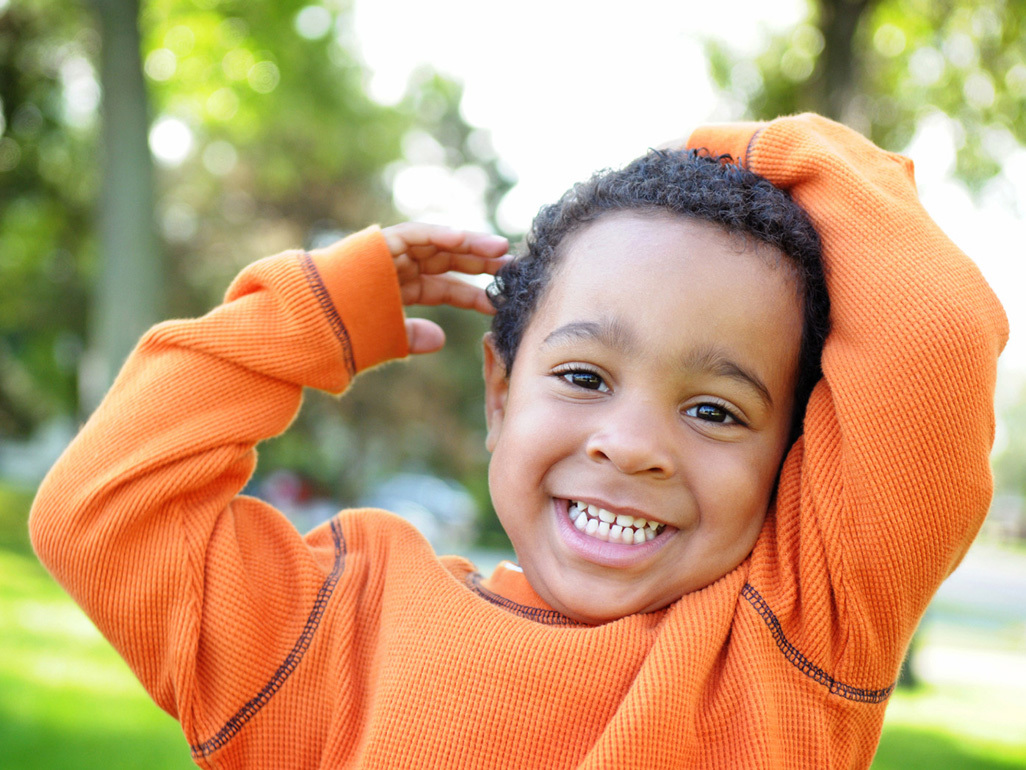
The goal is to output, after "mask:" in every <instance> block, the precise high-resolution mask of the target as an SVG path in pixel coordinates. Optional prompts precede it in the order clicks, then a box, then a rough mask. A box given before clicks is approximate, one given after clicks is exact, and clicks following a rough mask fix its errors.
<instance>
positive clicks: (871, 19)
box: [707, 0, 1026, 189]
mask: <svg viewBox="0 0 1026 770" xmlns="http://www.w3.org/2000/svg"><path fill="white" fill-rule="evenodd" d="M1024 19H1026V1H1024V0H998V1H997V2H995V1H994V0H959V1H958V2H955V0H941V2H935V1H934V0H910V1H909V2H904V1H903V0H874V1H872V2H849V1H848V0H816V1H815V2H812V3H810V11H809V17H808V19H807V20H806V21H805V22H803V23H802V24H800V25H799V26H797V27H796V28H795V29H793V30H790V31H788V32H786V33H783V34H779V35H776V36H773V37H772V38H771V39H770V40H769V41H768V43H767V45H766V47H765V48H764V50H763V51H762V52H761V53H759V54H758V55H757V56H756V57H754V59H752V60H751V61H748V60H746V59H745V58H742V57H741V56H740V55H739V54H737V53H736V52H734V51H733V50H732V49H731V48H730V46H729V45H728V44H724V43H721V42H716V41H710V42H708V43H707V50H708V52H709V56H710V61H711V63H712V69H711V71H712V74H713V77H714V79H715V81H716V82H717V83H718V84H719V85H720V86H721V87H722V88H723V89H724V90H725V91H727V92H728V94H730V95H731V97H732V98H733V99H734V100H735V102H736V104H737V105H738V107H739V109H738V112H739V113H740V114H741V115H744V116H745V117H749V118H755V119H768V118H772V117H776V116H777V115H781V114H787V113H792V112H797V111H802V110H813V111H817V112H821V113H824V114H827V115H830V116H832V117H835V118H837V119H840V120H844V121H845V122H847V123H849V124H851V125H853V126H855V127H856V128H859V129H860V130H863V131H865V132H866V133H867V134H868V135H869V136H870V138H872V139H873V140H874V141H875V142H877V143H878V144H880V145H881V146H883V147H886V148H888V149H892V150H901V149H902V148H904V147H905V145H906V144H907V143H908V141H909V140H910V139H911V137H912V135H913V134H914V132H915V129H916V125H917V124H918V122H919V121H920V120H922V119H923V118H924V117H925V116H927V115H929V114H931V113H933V112H936V111H941V112H943V113H944V114H946V115H947V116H949V117H950V118H951V119H953V120H954V121H955V125H956V126H957V129H958V133H959V136H958V153H957V168H956V173H957V175H958V176H959V177H960V178H961V179H963V180H964V181H965V182H966V183H967V184H968V185H969V186H970V187H971V188H972V189H979V188H980V187H981V186H982V185H983V184H984V183H986V182H987V181H988V180H989V179H991V178H992V177H993V176H995V175H996V174H997V173H998V172H999V171H1000V168H1001V162H1002V160H1003V158H1004V157H1005V156H1006V155H1007V154H1008V153H1009V152H1010V151H1011V150H1012V149H1014V148H1015V147H1016V146H1017V145H1023V144H1026V46H1023V42H1022V41H1023V36H1024V34H1026V30H1024V27H1023V24H1024V23H1026V22H1024V21H1023V20H1024ZM849 22H850V23H851V24H852V26H851V29H848V28H847V27H846V26H845V25H846V24H848V23H849Z"/></svg>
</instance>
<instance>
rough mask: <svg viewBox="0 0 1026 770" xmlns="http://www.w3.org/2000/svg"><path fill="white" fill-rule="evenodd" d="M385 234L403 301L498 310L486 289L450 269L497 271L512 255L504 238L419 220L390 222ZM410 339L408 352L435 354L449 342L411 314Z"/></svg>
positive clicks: (474, 272) (469, 272)
mask: <svg viewBox="0 0 1026 770" xmlns="http://www.w3.org/2000/svg"><path fill="white" fill-rule="evenodd" d="M382 235H384V237H385V242H386V243H387V244H388V249H389V251H390V252H391V253H392V259H393V261H394V263H395V272H396V275H397V276H398V278H399V292H400V294H401V296H402V301H403V304H404V305H452V306H453V307H459V308H465V309H467V310H477V311H478V312H480V313H485V314H486V315H491V314H493V313H494V312H495V311H494V309H493V308H492V303H491V302H490V301H489V300H488V296H487V295H486V294H485V291H484V289H482V288H481V287H480V286H475V285H474V284H470V283H467V282H466V281H462V280H460V279H459V278H457V277H456V276H453V275H447V273H450V272H456V273H464V274H466V275H481V274H488V275H494V274H495V273H496V272H497V271H498V269H499V268H500V267H502V266H503V265H504V264H506V262H508V261H509V259H510V258H509V257H508V256H507V255H506V250H507V249H508V248H509V242H508V241H507V240H506V239H505V238H503V237H502V236H499V235H491V234H488V233H472V232H467V231H465V230H451V229H449V228H448V227H443V226H441V225H429V224H423V223H420V222H404V223H403V224H399V225H394V226H392V227H386V228H384V229H383V230H382ZM406 339H407V342H408V343H409V349H410V353H433V352H434V351H436V350H438V349H440V348H441V347H442V345H443V344H444V343H445V333H444V332H443V331H442V329H441V327H440V326H438V324H436V323H434V322H432V321H428V320H426V319H423V318H407V319H406Z"/></svg>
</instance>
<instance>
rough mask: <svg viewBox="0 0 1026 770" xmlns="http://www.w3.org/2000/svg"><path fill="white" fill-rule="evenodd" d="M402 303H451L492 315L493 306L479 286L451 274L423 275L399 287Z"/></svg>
mask: <svg viewBox="0 0 1026 770" xmlns="http://www.w3.org/2000/svg"><path fill="white" fill-rule="evenodd" d="M400 292H401V294H402V299H403V304H404V305H452V306H453V307H458V308H463V309H465V310H476V311H478V312H479V313H485V314H487V315H493V314H494V313H495V308H494V307H493V306H492V303H491V301H490V300H489V299H488V295H487V294H486V293H485V290H484V289H482V288H481V287H480V286H474V285H473V284H470V283H467V282H466V281H461V280H460V279H459V278H457V277H456V276H453V275H424V276H421V278H420V280H419V281H416V282H415V283H410V284H406V285H404V286H401V287H400Z"/></svg>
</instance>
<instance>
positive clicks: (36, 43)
mask: <svg viewBox="0 0 1026 770" xmlns="http://www.w3.org/2000/svg"><path fill="white" fill-rule="evenodd" d="M95 45H96V40H95V36H94V35H93V34H92V31H91V27H90V25H89V24H88V23H87V22H86V19H85V17H84V13H83V12H82V10H81V9H80V8H78V7H76V6H74V5H72V6H70V7H69V6H68V4H66V3H60V2H56V1H51V0H31V2H23V3H17V4H11V5H9V6H7V7H6V9H5V10H4V11H2V12H0V433H2V434H7V435H26V434H28V433H29V431H30V430H31V428H32V427H33V426H34V425H35V424H36V423H38V422H39V421H40V420H42V419H45V418H47V417H50V416H53V415H55V414H59V413H60V412H62V411H64V410H66V408H67V404H68V403H69V402H71V403H73V399H74V393H75V371H74V369H75V358H76V355H77V351H78V350H79V349H80V348H81V346H82V343H83V335H84V331H83V330H84V326H85V311H86V308H85V293H86V286H87V282H88V276H89V271H90V268H91V264H92V261H93V237H92V233H91V230H90V205H91V197H92V195H93V193H94V190H95V183H96V168H95V164H94V162H93V160H92V157H91V150H92V147H93V142H94V140H95V136H94V131H93V128H92V126H91V124H90V122H89V121H88V119H86V118H85V117H84V115H83V112H82V110H83V109H84V107H83V105H85V107H88V102H89V100H90V96H91V92H90V91H89V88H88V83H87V82H86V81H88V79H89V71H90V65H89V57H90V56H92V55H93V54H94V53H95Z"/></svg>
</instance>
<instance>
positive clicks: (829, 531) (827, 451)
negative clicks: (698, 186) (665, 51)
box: [688, 115, 1008, 658]
mask: <svg viewBox="0 0 1026 770" xmlns="http://www.w3.org/2000/svg"><path fill="white" fill-rule="evenodd" d="M688 146H690V147H704V148H706V149H708V150H709V151H710V152H713V153H729V154H731V155H732V156H733V157H734V158H736V159H737V160H738V161H739V162H741V163H742V164H743V165H745V166H746V167H748V168H750V169H751V170H753V171H755V172H756V173H758V174H760V175H762V176H763V177H765V178H767V179H768V180H769V181H770V182H772V183H773V184H774V185H776V186H778V187H781V188H783V189H786V190H788V191H789V192H790V193H791V195H792V196H793V197H794V199H795V200H796V201H797V202H798V203H799V204H800V205H801V206H802V207H803V208H804V209H805V210H806V211H807V212H808V214H809V216H810V218H811V219H812V222H813V224H814V225H815V226H816V229H817V230H818V231H819V234H820V236H821V238H822V243H823V259H824V264H825V268H826V273H827V283H828V289H829V293H830V301H831V332H830V335H829V337H828V339H827V342H826V346H825V348H824V351H823V358H822V365H823V379H822V380H821V381H820V383H819V384H818V385H817V386H816V389H815V391H814V392H813V394H812V397H811V399H810V402H809V407H808V411H807V414H806V419H805V432H804V436H803V438H802V440H801V441H800V442H799V443H798V444H797V445H796V447H795V449H794V450H793V451H792V453H791V455H790V456H789V457H788V459H787V461H786V462H785V466H784V470H783V472H782V475H781V483H780V491H779V495H778V506H777V517H776V523H775V525H774V526H775V527H776V531H775V533H774V535H773V537H772V538H771V539H770V540H769V541H768V542H769V543H771V545H770V551H772V553H773V558H772V559H771V560H769V561H771V562H773V563H774V566H773V567H772V569H774V570H778V574H777V575H776V576H775V577H771V576H770V575H769V574H767V575H766V576H765V580H766V581H767V583H768V584H773V583H774V581H779V584H780V585H779V588H780V590H781V591H782V592H783V593H782V596H783V595H784V594H788V595H789V596H790V597H791V598H788V599H786V600H782V601H784V603H785V604H786V603H788V602H791V603H793V604H794V605H795V606H797V604H798V601H797V599H795V598H794V597H795V596H797V595H798V594H802V595H804V596H805V598H804V599H803V600H802V601H808V600H809V599H810V598H811V596H812V595H813V594H818V596H819V597H820V598H821V599H822V601H823V602H825V603H829V604H831V605H832V608H833V611H834V612H839V613H840V614H842V615H846V616H847V617H848V618H849V620H851V621H852V622H851V623H850V624H842V625H844V626H845V628H846V631H845V633H848V632H850V633H851V634H853V636H852V639H854V638H855V637H857V636H860V635H864V638H866V639H870V638H872V639H875V640H878V641H881V642H882V643H883V644H884V648H885V649H886V650H888V651H889V652H890V653H891V655H897V656H898V657H899V658H900V654H901V651H902V650H903V649H904V644H905V643H906V642H907V639H908V637H909V636H910V635H911V633H912V630H913V629H914V628H915V625H916V623H917V622H918V620H919V618H920V617H921V615H922V613H923V611H924V610H925V608H926V604H927V603H928V601H929V599H930V597H931V596H932V595H933V592H934V591H935V590H936V588H937V586H938V585H939V584H940V582H941V581H942V580H943V579H944V578H945V577H946V576H947V575H948V574H949V573H950V572H951V570H952V569H954V567H955V566H956V565H957V563H958V561H959V560H960V559H961V557H962V555H963V554H964V553H965V550H966V548H967V547H968V545H969V543H970V542H971V541H972V539H973V537H974V536H975V533H976V531H977V530H978V528H979V526H980V524H981V522H982V521H983V518H984V516H985V515H986V512H987V509H988V506H989V503H990V498H991V494H992V484H991V475H990V468H989V454H990V448H991V444H992V442H993V435H994V409H993V393H994V384H995V377H996V362H997V357H998V354H999V353H1000V351H1001V349H1002V347H1003V346H1004V343H1005V341H1006V339H1007V335H1008V325H1007V320H1006V319H1005V316H1004V312H1003V310H1002V308H1001V306H1000V304H999V303H998V301H997V299H996V297H995V296H994V293H993V292H992V290H991V289H990V287H989V286H988V285H987V283H986V281H985V280H984V279H983V277H982V275H981V274H980V271H979V270H978V269H977V267H976V266H975V265H974V264H973V263H972V261H971V260H969V258H968V257H966V256H965V255H964V254H963V253H962V252H961V251H960V250H959V249H958V248H957V247H956V246H955V245H954V244H953V243H952V242H951V241H950V239H948V238H947V236H945V235H944V233H943V232H942V231H941V229H940V228H939V227H938V226H937V224H936V223H935V222H934V221H933V220H932V219H931V218H930V217H929V216H928V215H927V213H926V212H925V210H924V209H923V208H922V206H921V204H920V203H919V200H918V197H917V193H916V187H915V180H914V178H913V169H912V163H911V161H909V160H908V159H907V158H903V157H901V156H899V155H895V154H893V153H888V152H885V151H883V150H880V149H879V148H877V147H876V146H874V145H873V144H872V143H871V142H869V141H868V140H866V139H865V138H863V137H861V136H860V135H858V134H857V133H855V132H854V131H852V130H850V129H848V128H846V127H844V126H842V125H840V124H837V123H834V122H832V121H829V120H827V119H825V118H821V117H819V116H816V115H799V116H794V117H788V118H781V119H778V120H775V121H772V122H770V123H763V124H757V123H748V124H734V125H730V126H708V127H704V128H701V129H699V130H697V131H696V132H695V133H694V134H692V136H691V137H690V139H689V140H688ZM824 562H825V563H824ZM767 563H769V562H767ZM758 565H759V561H758V559H757V560H756V564H755V566H754V567H753V570H755V572H753V582H755V581H756V580H757V579H759V575H758V574H757V570H758V568H759V566H758ZM824 568H825V569H824ZM768 569H769V568H768ZM785 586H790V588H789V589H788V588H785ZM795 586H797V593H795V591H794V588H795ZM767 590H771V589H767ZM812 603H813V604H814V603H815V602H812ZM784 614H786V613H784ZM842 646H843V645H842ZM870 646H871V647H872V644H871V645H870Z"/></svg>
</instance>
